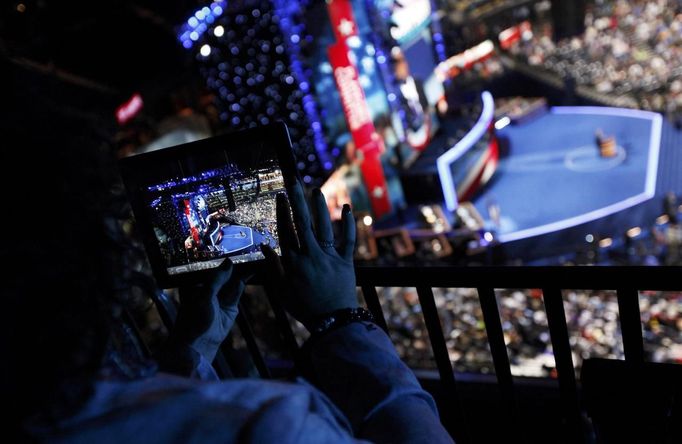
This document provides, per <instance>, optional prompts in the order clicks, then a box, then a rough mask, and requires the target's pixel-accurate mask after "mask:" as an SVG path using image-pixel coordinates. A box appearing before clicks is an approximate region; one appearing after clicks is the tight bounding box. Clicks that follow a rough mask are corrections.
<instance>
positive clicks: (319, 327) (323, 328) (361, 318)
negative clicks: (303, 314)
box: [310, 307, 376, 336]
mask: <svg viewBox="0 0 682 444" xmlns="http://www.w3.org/2000/svg"><path fill="white" fill-rule="evenodd" d="M353 322H374V323H376V320H375V319H374V316H373V315H372V313H370V312H369V311H367V310H365V309H364V308H362V307H358V308H342V309H340V310H336V311H333V312H331V313H329V314H327V315H325V316H324V317H323V318H322V319H320V320H319V321H317V322H315V324H314V327H312V328H311V329H310V334H311V335H312V336H320V335H321V334H323V333H326V332H328V331H331V330H336V329H337V328H339V327H343V326H344V325H348V324H351V323H353Z"/></svg>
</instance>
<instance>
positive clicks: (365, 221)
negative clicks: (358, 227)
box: [362, 216, 373, 227]
mask: <svg viewBox="0 0 682 444" xmlns="http://www.w3.org/2000/svg"><path fill="white" fill-rule="evenodd" d="M372 222H373V220H372V216H365V217H363V218H362V223H363V224H365V225H366V226H368V227H369V226H370V225H372Z"/></svg>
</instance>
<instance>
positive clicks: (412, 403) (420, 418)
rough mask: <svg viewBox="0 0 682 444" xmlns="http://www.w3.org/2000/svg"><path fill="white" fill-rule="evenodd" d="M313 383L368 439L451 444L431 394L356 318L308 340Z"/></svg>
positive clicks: (373, 329) (385, 341) (380, 336)
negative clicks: (310, 342) (309, 341)
mask: <svg viewBox="0 0 682 444" xmlns="http://www.w3.org/2000/svg"><path fill="white" fill-rule="evenodd" d="M309 362H310V363H311V364H312V370H313V372H314V376H315V385H316V386H317V387H318V388H319V389H320V390H321V391H322V392H324V393H325V394H326V395H327V396H329V398H330V399H331V400H332V401H333V402H334V403H335V404H336V405H337V406H338V407H339V409H341V411H343V412H344V413H345V414H346V416H347V417H348V419H349V420H350V422H351V425H352V427H353V430H354V431H355V432H356V434H357V436H359V437H361V438H364V439H368V440H370V441H373V442H386V441H390V442H405V443H416V442H424V443H450V442H452V439H451V438H450V436H449V435H448V433H447V432H446V431H445V429H444V428H443V426H442V425H441V423H440V421H439V418H438V410H437V409H436V405H435V402H434V401H433V398H432V397H431V395H429V394H428V393H426V392H425V391H424V390H423V389H422V388H421V386H420V385H419V383H418V381H417V378H416V377H415V376H414V374H413V373H412V371H411V370H410V369H409V368H408V367H407V366H406V365H405V364H404V363H403V362H402V361H401V360H400V358H399V357H398V355H397V353H396V350H395V347H394V346H393V344H392V343H391V340H390V339H389V338H388V336H387V335H386V334H385V333H384V331H383V330H382V329H381V328H379V327H378V326H376V325H375V324H373V323H369V322H355V323H352V324H349V325H347V326H344V327H342V328H340V329H338V330H335V331H332V332H329V333H327V334H325V335H323V336H322V337H320V338H318V339H317V340H315V342H314V343H313V344H311V353H310V361H309Z"/></svg>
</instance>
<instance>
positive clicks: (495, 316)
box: [478, 287, 523, 443]
mask: <svg viewBox="0 0 682 444" xmlns="http://www.w3.org/2000/svg"><path fill="white" fill-rule="evenodd" d="M478 297H479V300H480V302H481V310H482V311H483V322H484V323H485V331H486V334H487V335H488V343H489V344H490V352H491V354H492V356H493V364H494V366H495V374H496V376H497V383H498V385H499V387H500V397H501V399H502V409H503V410H506V415H503V416H504V418H505V419H506V420H507V423H508V424H507V427H508V430H509V431H510V442H517V443H521V442H523V440H522V439H521V432H520V430H519V428H518V418H519V415H518V407H517V403H516V397H515V395H514V380H513V378H512V374H511V366H510V364H509V355H508V354H507V345H506V344H505V342H504V332H503V331H502V321H501V320H500V311H499V309H498V308H497V298H496V297H495V290H494V289H493V288H490V287H479V288H478Z"/></svg>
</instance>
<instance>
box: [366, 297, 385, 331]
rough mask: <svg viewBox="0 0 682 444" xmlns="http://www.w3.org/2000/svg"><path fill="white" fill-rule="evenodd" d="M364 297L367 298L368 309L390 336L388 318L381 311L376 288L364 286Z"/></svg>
mask: <svg viewBox="0 0 682 444" xmlns="http://www.w3.org/2000/svg"><path fill="white" fill-rule="evenodd" d="M362 296H363V297H364V298H365V303H366V304H367V309H368V310H369V311H370V313H372V315H373V316H374V319H376V321H377V324H379V327H381V328H382V329H383V330H384V331H385V332H386V333H387V334H388V325H387V324H386V318H384V312H383V311H382V309H381V303H379V295H378V294H377V289H376V287H375V286H374V285H363V286H362Z"/></svg>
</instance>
